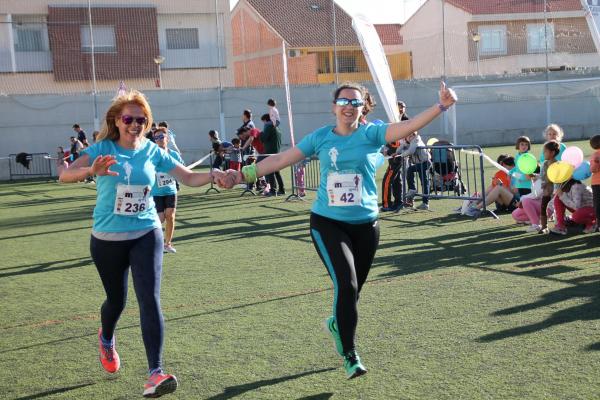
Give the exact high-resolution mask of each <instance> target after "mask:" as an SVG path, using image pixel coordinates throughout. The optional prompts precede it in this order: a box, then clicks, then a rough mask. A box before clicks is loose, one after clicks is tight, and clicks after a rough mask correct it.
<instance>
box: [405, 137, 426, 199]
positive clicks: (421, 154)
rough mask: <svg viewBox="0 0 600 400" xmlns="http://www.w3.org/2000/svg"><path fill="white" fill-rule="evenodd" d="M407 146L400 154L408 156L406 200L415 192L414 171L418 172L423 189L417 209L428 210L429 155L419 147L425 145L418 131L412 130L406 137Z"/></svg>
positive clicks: (411, 197)
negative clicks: (421, 199) (421, 198)
mask: <svg viewBox="0 0 600 400" xmlns="http://www.w3.org/2000/svg"><path fill="white" fill-rule="evenodd" d="M406 143H407V145H408V147H407V148H406V149H405V150H404V151H403V152H402V153H401V154H400V155H401V156H402V157H410V167H408V169H407V171H406V184H407V185H408V191H407V192H406V198H407V201H412V199H413V197H414V196H415V194H416V193H417V190H416V186H415V172H416V173H418V174H419V178H420V180H421V186H422V191H423V203H421V205H420V206H419V207H417V209H419V210H429V196H428V194H429V185H430V182H429V170H430V168H431V155H430V154H429V152H428V151H427V150H426V149H424V148H420V147H425V143H423V139H421V136H419V133H418V132H413V133H412V134H410V135H408V136H407V137H406Z"/></svg>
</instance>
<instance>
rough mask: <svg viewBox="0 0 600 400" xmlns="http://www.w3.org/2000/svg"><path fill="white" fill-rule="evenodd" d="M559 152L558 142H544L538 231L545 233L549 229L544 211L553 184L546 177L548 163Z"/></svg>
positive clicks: (549, 163)
mask: <svg viewBox="0 0 600 400" xmlns="http://www.w3.org/2000/svg"><path fill="white" fill-rule="evenodd" d="M559 153H560V143H558V142H557V141H556V140H550V141H549V142H546V143H545V144H544V154H543V156H544V158H545V160H546V161H544V164H543V165H542V169H541V174H540V175H541V180H542V204H541V206H540V207H541V209H540V214H541V217H540V230H539V233H542V234H546V233H549V232H550V231H549V230H548V214H547V213H546V209H547V207H548V204H549V203H550V200H551V199H552V195H553V193H554V184H553V183H552V182H550V180H549V179H548V168H549V167H550V165H552V164H553V163H555V162H556V161H557V159H556V157H558V154H559Z"/></svg>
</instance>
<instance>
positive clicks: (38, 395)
mask: <svg viewBox="0 0 600 400" xmlns="http://www.w3.org/2000/svg"><path fill="white" fill-rule="evenodd" d="M92 385H95V383H82V384H80V385H75V386H66V387H63V388H58V389H52V390H47V391H45V392H40V393H36V394H30V395H28V396H25V397H19V398H17V399H15V400H26V399H41V398H42V397H47V396H52V395H54V394H59V393H65V392H69V391H71V390H76V389H81V388H83V387H86V386H92Z"/></svg>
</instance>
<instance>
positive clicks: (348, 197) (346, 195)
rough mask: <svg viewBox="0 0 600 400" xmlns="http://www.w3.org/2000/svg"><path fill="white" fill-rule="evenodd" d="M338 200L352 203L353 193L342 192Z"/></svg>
mask: <svg viewBox="0 0 600 400" xmlns="http://www.w3.org/2000/svg"><path fill="white" fill-rule="evenodd" d="M340 200H341V201H343V202H344V203H354V193H344V194H342V196H341V197H340Z"/></svg>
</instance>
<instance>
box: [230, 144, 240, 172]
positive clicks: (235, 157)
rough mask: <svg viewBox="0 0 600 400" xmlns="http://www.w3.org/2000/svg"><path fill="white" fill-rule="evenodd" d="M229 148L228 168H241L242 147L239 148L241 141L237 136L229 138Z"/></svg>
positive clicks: (237, 169)
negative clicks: (230, 145)
mask: <svg viewBox="0 0 600 400" xmlns="http://www.w3.org/2000/svg"><path fill="white" fill-rule="evenodd" d="M231 144H232V145H233V147H231V150H230V151H229V169H233V170H236V171H241V170H242V149H241V148H240V144H241V141H240V139H239V138H233V139H231Z"/></svg>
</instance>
